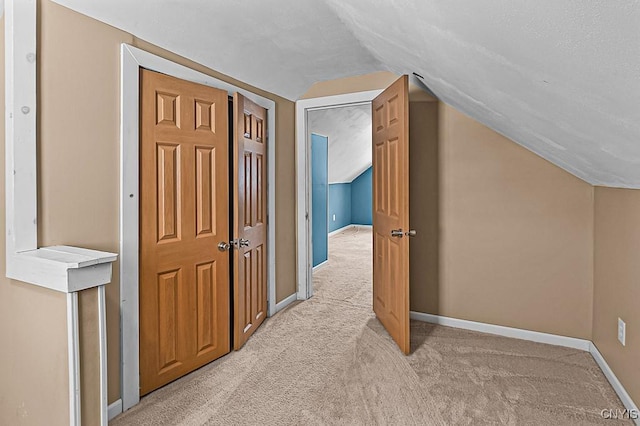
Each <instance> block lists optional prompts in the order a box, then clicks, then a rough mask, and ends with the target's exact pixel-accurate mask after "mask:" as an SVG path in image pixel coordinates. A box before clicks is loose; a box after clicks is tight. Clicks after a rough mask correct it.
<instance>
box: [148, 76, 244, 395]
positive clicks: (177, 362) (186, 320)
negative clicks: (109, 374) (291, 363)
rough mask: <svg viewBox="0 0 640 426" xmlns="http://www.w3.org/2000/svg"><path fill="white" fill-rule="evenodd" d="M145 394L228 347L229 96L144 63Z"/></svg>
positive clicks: (212, 358)
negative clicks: (220, 246) (221, 247)
mask: <svg viewBox="0 0 640 426" xmlns="http://www.w3.org/2000/svg"><path fill="white" fill-rule="evenodd" d="M140 83H141V85H140V87H141V116H140V117H141V121H140V123H141V125H140V290H139V291H140V394H141V395H144V394H146V393H148V392H151V391H152V390H154V389H156V388H158V387H160V386H162V385H164V384H166V383H169V382H170V381H172V380H175V379H177V378H178V377H181V376H183V375H185V374H187V373H189V372H191V371H193V370H195V369H196V368H198V367H200V366H202V365H204V364H206V363H208V362H210V361H212V360H214V359H216V358H218V357H220V356H222V355H224V354H226V353H228V352H229V351H230V350H231V344H230V343H231V342H230V337H231V336H230V335H231V333H230V324H229V321H230V312H229V310H230V305H231V303H230V297H229V296H230V294H229V293H230V292H229V254H228V252H222V251H220V250H218V244H219V243H220V242H222V243H225V242H227V241H229V207H228V206H229V204H228V203H229V157H228V153H229V131H228V126H229V122H228V106H227V102H228V95H227V92H226V91H224V90H219V89H214V88H212V87H208V86H203V85H200V84H196V83H192V82H188V81H184V80H179V79H177V78H175V77H171V76H168V75H163V74H159V73H156V72H152V71H147V70H142V71H141V73H140Z"/></svg>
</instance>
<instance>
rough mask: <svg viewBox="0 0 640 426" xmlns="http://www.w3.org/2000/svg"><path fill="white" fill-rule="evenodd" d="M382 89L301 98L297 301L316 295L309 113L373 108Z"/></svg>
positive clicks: (298, 113)
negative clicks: (352, 108) (314, 291)
mask: <svg viewBox="0 0 640 426" xmlns="http://www.w3.org/2000/svg"><path fill="white" fill-rule="evenodd" d="M380 93H382V89H380V90H369V91H366V92H356V93H346V94H343V95H333V96H325V97H320V98H311V99H301V100H299V101H297V102H296V237H297V238H296V274H297V280H296V282H297V298H298V300H306V299H308V298H310V297H311V296H313V286H312V285H311V283H312V279H311V274H312V269H313V267H312V265H313V257H312V256H313V251H312V247H311V237H312V235H311V221H310V220H309V217H310V216H308V215H310V214H311V167H310V165H311V137H310V133H309V130H308V127H307V125H308V116H307V115H308V112H309V111H314V110H320V109H329V108H339V107H345V106H355V105H371V101H373V99H374V98H375V97H376V96H378V95H379V94H380Z"/></svg>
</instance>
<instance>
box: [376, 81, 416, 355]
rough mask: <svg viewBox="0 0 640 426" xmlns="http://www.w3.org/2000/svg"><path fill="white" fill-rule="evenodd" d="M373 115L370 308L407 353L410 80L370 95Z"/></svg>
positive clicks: (399, 82) (397, 82)
mask: <svg viewBox="0 0 640 426" xmlns="http://www.w3.org/2000/svg"><path fill="white" fill-rule="evenodd" d="M372 114H373V123H372V128H373V129H372V130H373V310H374V312H375V313H376V316H377V317H378V319H379V320H380V322H381V323H382V325H384V327H385V328H386V329H387V331H388V332H389V334H390V335H391V337H393V339H394V340H395V341H396V343H397V344H398V346H399V347H400V349H401V350H402V351H403V352H404V353H405V354H408V353H409V350H410V339H409V237H408V236H407V235H405V232H406V231H408V230H409V83H408V78H407V76H406V75H405V76H402V77H400V78H399V79H398V80H396V82H395V83H393V84H392V85H391V86H389V87H388V88H387V89H386V90H385V91H384V92H382V93H381V94H380V95H379V96H378V97H377V98H376V99H374V100H373V102H372ZM393 231H396V232H393ZM394 234H395V235H396V236H394Z"/></svg>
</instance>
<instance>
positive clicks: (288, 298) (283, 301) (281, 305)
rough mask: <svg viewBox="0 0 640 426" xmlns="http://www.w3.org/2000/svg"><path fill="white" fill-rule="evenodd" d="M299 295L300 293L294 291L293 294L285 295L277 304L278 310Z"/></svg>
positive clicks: (296, 298)
mask: <svg viewBox="0 0 640 426" xmlns="http://www.w3.org/2000/svg"><path fill="white" fill-rule="evenodd" d="M297 296H298V295H297V294H296V293H293V294H292V295H291V296H288V297H285V298H284V299H283V300H281V301H280V302H278V303H277V304H276V312H280V311H281V310H283V309H284V308H286V307H287V306H289V305H290V304H292V303H293V302H295V301H296V300H298V297H297Z"/></svg>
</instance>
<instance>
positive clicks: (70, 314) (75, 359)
mask: <svg viewBox="0 0 640 426" xmlns="http://www.w3.org/2000/svg"><path fill="white" fill-rule="evenodd" d="M67 336H68V339H67V341H68V348H69V424H70V425H71V426H77V425H79V424H80V420H81V417H80V344H79V330H78V293H77V292H73V293H67Z"/></svg>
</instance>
